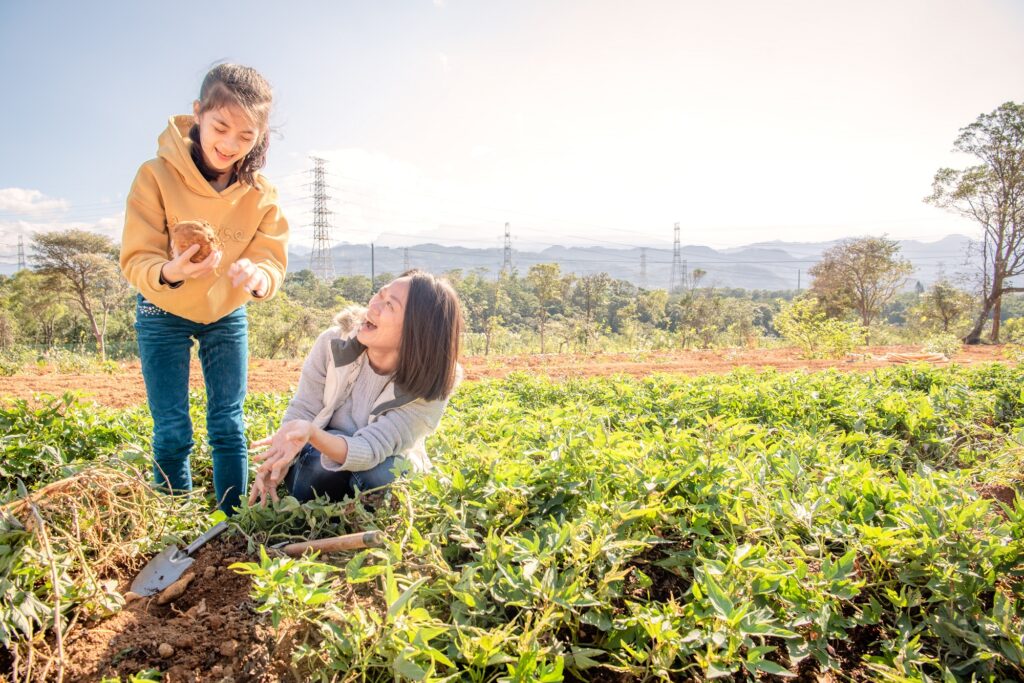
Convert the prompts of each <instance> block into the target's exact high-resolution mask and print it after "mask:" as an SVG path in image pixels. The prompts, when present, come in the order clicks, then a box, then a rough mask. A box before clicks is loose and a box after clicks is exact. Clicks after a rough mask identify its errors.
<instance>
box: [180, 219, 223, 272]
mask: <svg viewBox="0 0 1024 683" xmlns="http://www.w3.org/2000/svg"><path fill="white" fill-rule="evenodd" d="M193 244H198V245H199V251H197V252H196V253H194V254H192V256H191V257H190V258H189V261H191V262H192V263H199V262H200V261H202V260H203V259H205V258H206V257H207V256H209V255H210V254H211V253H213V252H215V251H221V250H222V249H224V245H223V243H221V241H220V237H218V236H217V231H216V230H214V228H213V226H212V225H210V224H209V223H207V222H206V221H181V222H180V223H175V224H174V225H173V226H172V227H171V255H172V256H177V255H179V254H181V253H183V252H184V251H185V250H186V249H188V248H189V247H191V246H192V245H193Z"/></svg>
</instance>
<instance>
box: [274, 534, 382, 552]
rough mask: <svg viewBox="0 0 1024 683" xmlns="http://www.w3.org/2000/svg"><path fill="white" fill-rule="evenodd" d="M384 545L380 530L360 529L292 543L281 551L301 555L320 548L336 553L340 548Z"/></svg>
mask: <svg viewBox="0 0 1024 683" xmlns="http://www.w3.org/2000/svg"><path fill="white" fill-rule="evenodd" d="M382 545H384V534H382V533H381V532H379V531H360V532H357V533H354V534H345V535H344V536H334V537H332V538H321V539H319V540H316V541H304V542H303V543H290V544H288V545H286V546H284V547H283V548H281V551H282V552H283V553H285V554H286V555H293V556H294V555H301V554H302V553H304V552H306V551H307V550H319V551H320V552H321V553H335V552H338V551H339V550H358V549H360V548H378V547H380V546H382Z"/></svg>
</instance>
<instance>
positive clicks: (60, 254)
mask: <svg viewBox="0 0 1024 683" xmlns="http://www.w3.org/2000/svg"><path fill="white" fill-rule="evenodd" d="M32 239H33V245H32V248H33V252H34V253H33V261H34V263H35V266H36V270H37V272H39V273H42V274H44V275H47V276H49V278H50V282H51V284H52V285H53V287H54V288H55V289H57V290H58V291H59V292H62V293H64V294H65V296H67V297H68V298H69V299H70V300H72V301H74V302H75V303H76V304H78V306H79V307H80V308H81V309H82V312H83V313H84V314H85V317H86V319H88V321H89V326H90V328H91V331H92V334H93V337H95V338H96V344H97V346H98V347H99V352H100V357H101V358H104V359H105V358H106V357H107V347H106V341H105V337H106V333H107V316H108V315H109V314H110V312H111V311H113V310H114V308H116V307H117V306H118V305H119V304H120V303H121V301H122V300H123V299H124V297H125V295H126V293H127V292H128V283H127V282H125V280H124V278H123V277H121V271H120V269H119V268H118V266H117V249H116V247H115V246H114V244H113V243H112V242H111V240H110V238H108V237H105V236H103V235H98V234H96V233H93V232H87V231H85V230H65V231H62V232H51V233H43V234H39V233H36V234H34V235H33V236H32Z"/></svg>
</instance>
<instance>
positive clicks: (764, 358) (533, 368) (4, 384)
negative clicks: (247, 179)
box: [0, 345, 1004, 408]
mask: <svg viewBox="0 0 1024 683" xmlns="http://www.w3.org/2000/svg"><path fill="white" fill-rule="evenodd" d="M919 350H920V347H917V346H874V347H868V348H866V349H861V353H860V354H859V356H858V357H856V358H851V359H840V360H829V359H818V360H807V359H804V358H801V357H800V355H799V352H798V351H797V350H796V349H792V348H777V349H721V350H709V351H672V352H662V351H647V352H636V353H615V354H587V355H574V354H546V355H542V356H541V355H532V356H527V355H523V356H489V357H486V356H470V357H467V358H465V359H464V360H463V361H462V362H463V366H464V368H465V371H466V379H468V380H479V379H498V378H502V377H505V376H507V375H508V374H509V373H511V372H518V371H522V372H529V373H531V374H540V375H544V376H546V377H551V378H554V379H565V378H570V377H607V376H611V375H619V374H622V375H630V376H633V377H646V376H648V375H650V374H652V373H673V374H683V375H700V374H705V373H725V372H729V371H730V370H733V369H735V368H738V367H750V368H754V369H768V368H772V369H776V370H801V369H803V370H823V369H825V368H831V367H834V368H838V369H841V370H850V371H855V372H857V371H868V370H874V369H876V368H881V367H888V366H891V365H892V363H891V362H889V361H887V360H885V357H886V356H887V355H890V354H894V353H909V352H915V351H919ZM952 360H953V361H954V362H956V363H957V364H959V365H973V364H976V363H986V362H998V361H1002V360H1004V347H1002V346H998V345H988V346H965V347H963V348H962V349H961V351H960V352H959V353H958V354H957V355H956V356H955V357H954V358H953V359H952ZM117 367H118V371H117V372H115V373H113V374H106V373H100V372H93V373H89V374H82V373H77V372H69V371H62V370H61V369H59V368H57V367H54V366H52V365H44V366H42V367H34V368H32V369H31V370H27V371H23V372H21V373H19V374H16V375H14V376H11V377H2V376H0V398H2V397H14V398H29V397H31V396H32V395H33V394H35V393H45V394H62V393H64V392H66V391H78V392H82V394H83V395H84V398H86V399H89V400H92V401H95V402H97V403H101V404H103V405H106V406H111V407H115V408H123V407H128V406H134V405H140V404H143V403H145V402H146V388H145V386H144V385H143V383H142V372H141V370H140V369H139V364H138V361H134V362H125V363H120V364H118V366H117ZM301 369H302V359H295V360H262V359H253V360H252V361H251V363H250V366H249V391H251V392H254V393H261V392H264V393H267V392H269V393H274V392H287V391H290V390H291V389H293V388H294V387H295V385H296V384H297V383H298V380H299V372H300V371H301ZM202 382H203V380H202V370H201V368H200V366H199V362H198V361H193V364H192V386H193V387H195V388H196V389H200V388H201V387H202Z"/></svg>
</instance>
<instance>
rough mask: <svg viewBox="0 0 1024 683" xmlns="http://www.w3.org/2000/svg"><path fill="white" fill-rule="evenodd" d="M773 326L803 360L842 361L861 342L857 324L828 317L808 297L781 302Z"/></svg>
mask: <svg viewBox="0 0 1024 683" xmlns="http://www.w3.org/2000/svg"><path fill="white" fill-rule="evenodd" d="M774 324H775V327H776V329H778V330H779V333H780V334H781V335H782V336H783V337H784V338H785V339H786V341H787V342H789V343H790V344H792V345H793V346H796V347H797V348H799V349H800V350H801V351H802V352H803V357H804V358H841V357H842V356H844V355H846V354H847V353H849V352H850V351H852V350H853V349H854V347H856V346H858V345H859V344H863V343H864V333H863V329H862V328H861V327H860V325H858V324H856V323H852V322H846V321H843V320H838V319H836V318H829V317H827V316H826V315H825V312H824V311H823V310H822V309H821V308H820V307H819V305H818V303H817V301H815V300H814V299H812V298H810V297H804V298H800V299H794V300H793V301H792V302H790V303H782V304H781V310H780V311H779V313H778V314H776V316H775V320H774Z"/></svg>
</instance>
